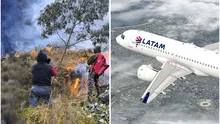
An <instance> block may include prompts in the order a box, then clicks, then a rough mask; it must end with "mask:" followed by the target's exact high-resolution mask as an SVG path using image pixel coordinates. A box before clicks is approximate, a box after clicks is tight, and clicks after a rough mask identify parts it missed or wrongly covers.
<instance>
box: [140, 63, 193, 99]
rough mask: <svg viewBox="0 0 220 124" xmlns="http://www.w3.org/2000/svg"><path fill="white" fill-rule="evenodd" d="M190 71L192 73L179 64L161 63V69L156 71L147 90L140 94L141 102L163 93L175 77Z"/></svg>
mask: <svg viewBox="0 0 220 124" xmlns="http://www.w3.org/2000/svg"><path fill="white" fill-rule="evenodd" d="M190 73H192V71H190V70H189V69H187V68H185V67H183V66H181V65H179V64H176V63H173V62H170V61H167V62H166V63H164V64H163V66H162V69H161V70H160V71H159V72H158V73H157V75H156V76H155V78H154V79H153V81H152V82H151V83H150V85H149V86H148V88H147V90H146V91H145V92H144V94H143V95H142V97H141V98H142V102H144V103H149V102H150V101H152V100H153V99H154V98H155V97H156V96H157V95H159V94H160V93H163V91H164V90H165V89H166V88H167V87H168V86H169V85H170V84H172V83H173V82H174V81H175V80H176V79H178V78H180V77H182V76H185V75H188V74H190Z"/></svg>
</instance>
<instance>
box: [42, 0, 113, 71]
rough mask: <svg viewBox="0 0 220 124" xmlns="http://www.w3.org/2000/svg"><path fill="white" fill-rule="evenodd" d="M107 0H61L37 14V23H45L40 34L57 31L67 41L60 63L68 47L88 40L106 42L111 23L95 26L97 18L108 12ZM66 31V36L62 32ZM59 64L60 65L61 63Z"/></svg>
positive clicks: (100, 18) (51, 33)
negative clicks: (99, 26)
mask: <svg viewBox="0 0 220 124" xmlns="http://www.w3.org/2000/svg"><path fill="white" fill-rule="evenodd" d="M108 4H109V1H108V0H62V1H61V2H54V3H52V4H50V5H47V6H46V7H45V8H44V9H43V10H42V11H41V15H40V17H39V18H38V24H39V25H41V26H42V27H43V32H42V34H41V36H42V37H43V38H48V37H49V36H51V35H54V34H57V35H58V36H59V38H60V39H61V41H63V43H64V44H65V48H64V52H63V54H62V57H61V59H60V63H59V65H61V63H62V61H63V58H64V56H65V54H66V50H67V49H69V48H70V47H71V46H74V45H76V44H77V43H80V42H83V41H85V40H89V39H90V40H93V43H94V45H95V44H96V43H101V42H107V39H108V32H106V30H107V31H108V28H109V27H108V24H106V25H104V26H103V27H102V29H99V30H92V26H94V25H95V20H102V19H103V17H104V16H105V15H107V13H108ZM61 33H65V36H61V35H60V34H61ZM58 68H59V66H58Z"/></svg>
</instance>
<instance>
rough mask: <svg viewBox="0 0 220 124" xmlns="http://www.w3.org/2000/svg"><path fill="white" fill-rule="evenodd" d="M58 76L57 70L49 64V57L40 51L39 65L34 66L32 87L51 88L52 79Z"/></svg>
mask: <svg viewBox="0 0 220 124" xmlns="http://www.w3.org/2000/svg"><path fill="white" fill-rule="evenodd" d="M55 75H56V68H55V67H53V66H52V65H49V64H48V63H47V55H46V54H45V53H44V52H43V51H40V52H39V54H38V56H37V63H36V64H34V65H32V85H37V86H51V77H52V76H55Z"/></svg>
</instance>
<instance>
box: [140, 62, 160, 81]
mask: <svg viewBox="0 0 220 124" xmlns="http://www.w3.org/2000/svg"><path fill="white" fill-rule="evenodd" d="M157 72H158V71H157V70H155V69H154V68H153V67H152V66H151V65H141V66H140V67H139V68H138V72H137V76H138V78H139V79H141V80H145V81H152V80H153V79H154V77H155V75H156V74H157Z"/></svg>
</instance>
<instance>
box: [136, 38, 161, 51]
mask: <svg viewBox="0 0 220 124" xmlns="http://www.w3.org/2000/svg"><path fill="white" fill-rule="evenodd" d="M135 41H136V47H138V45H140V44H143V45H148V46H151V47H156V48H159V49H163V50H164V49H165V44H161V43H159V42H156V41H153V40H146V41H145V38H141V37H140V36H137V37H136V39H135Z"/></svg>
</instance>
